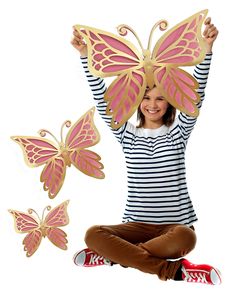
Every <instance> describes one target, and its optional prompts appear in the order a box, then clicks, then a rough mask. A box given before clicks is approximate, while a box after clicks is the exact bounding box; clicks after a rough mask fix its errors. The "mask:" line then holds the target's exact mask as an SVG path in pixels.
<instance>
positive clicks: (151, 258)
mask: <svg viewBox="0 0 236 291" xmlns="http://www.w3.org/2000/svg"><path fill="white" fill-rule="evenodd" d="M85 242H86V244H87V246H88V248H89V249H91V250H93V251H94V252H96V253H97V254H98V255H101V256H103V257H105V258H107V259H109V260H111V261H112V262H114V263H117V264H120V265H122V266H127V267H132V268H136V269H138V270H140V271H142V272H146V273H151V274H156V275H157V276H158V277H159V278H160V279H161V280H167V279H174V278H175V274H176V272H177V270H178V269H179V267H180V266H181V259H179V260H175V261H169V259H178V258H181V257H183V256H185V255H186V254H188V253H189V252H190V251H191V250H192V249H193V248H194V246H195V244H196V235H195V231H194V230H193V229H192V228H190V227H187V226H185V225H181V224H164V225H163V224H159V225H155V224H146V223H138V222H128V223H123V224H118V225H108V226H105V225H101V226H100V225H95V226H92V227H91V228H89V229H88V231H87V232H86V235H85Z"/></svg>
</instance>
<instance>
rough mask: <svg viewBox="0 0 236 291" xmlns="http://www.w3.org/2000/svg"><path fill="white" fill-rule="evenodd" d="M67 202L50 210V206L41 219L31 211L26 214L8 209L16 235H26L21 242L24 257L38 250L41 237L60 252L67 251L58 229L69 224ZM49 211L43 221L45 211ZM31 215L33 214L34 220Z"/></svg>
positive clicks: (65, 242) (63, 234)
mask: <svg viewBox="0 0 236 291" xmlns="http://www.w3.org/2000/svg"><path fill="white" fill-rule="evenodd" d="M68 203H69V200H67V201H65V202H63V203H62V204H60V205H59V206H57V207H55V208H54V209H52V210H51V207H50V206H47V207H45V209H44V210H43V215H42V219H40V217H39V215H38V214H37V212H36V211H35V210H33V209H28V213H24V212H21V211H18V210H12V209H10V210H9V212H10V213H11V214H12V216H13V218H14V223H15V229H16V232H18V233H27V235H26V237H25V238H24V240H23V245H24V251H26V256H27V257H30V256H32V255H33V254H34V253H35V252H36V251H37V249H38V247H39V245H40V243H41V240H42V238H43V237H47V238H48V239H49V240H50V241H51V242H52V243H53V244H54V245H55V246H57V247H58V248H60V249H62V250H67V245H66V244H67V242H68V241H67V239H66V236H67V235H66V233H65V232H64V231H63V230H61V229H60V228H59V227H62V226H65V225H67V224H68V223H69V217H68V214H67V205H68ZM46 210H47V211H50V212H49V213H48V214H47V216H46V217H45V219H44V213H45V211H46ZM32 213H35V214H36V216H37V218H35V217H34V216H33V215H31V214H32Z"/></svg>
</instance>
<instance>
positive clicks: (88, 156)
mask: <svg viewBox="0 0 236 291" xmlns="http://www.w3.org/2000/svg"><path fill="white" fill-rule="evenodd" d="M100 160H101V157H100V156H99V155H98V154H96V153H94V152H92V151H89V150H85V149H81V150H78V151H73V153H72V154H71V162H72V163H73V165H74V166H75V167H76V168H77V169H78V170H80V171H81V172H83V173H84V174H86V175H88V176H91V177H93V178H97V179H103V178H104V177H105V175H104V173H103V172H102V169H103V164H102V163H100Z"/></svg>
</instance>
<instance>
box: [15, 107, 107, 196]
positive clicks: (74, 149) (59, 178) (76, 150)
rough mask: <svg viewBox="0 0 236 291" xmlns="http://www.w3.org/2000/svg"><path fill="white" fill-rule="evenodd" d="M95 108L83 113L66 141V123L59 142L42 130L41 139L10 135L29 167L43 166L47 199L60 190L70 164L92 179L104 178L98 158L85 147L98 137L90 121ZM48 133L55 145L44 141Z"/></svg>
mask: <svg viewBox="0 0 236 291" xmlns="http://www.w3.org/2000/svg"><path fill="white" fill-rule="evenodd" d="M93 115H94V107H93V108H92V109H90V110H89V111H88V112H87V113H85V114H84V115H83V116H82V117H81V118H80V119H79V120H78V121H77V122H76V123H75V124H74V125H73V126H72V127H71V128H70V130H69V132H68V134H67V136H66V140H65V142H64V141H63V136H62V130H63V127H64V126H67V127H70V126H71V122H70V121H66V122H64V123H63V125H62V128H61V142H59V141H58V140H57V139H56V137H55V136H54V135H53V134H51V133H50V132H49V131H48V130H41V131H39V134H40V135H41V136H42V137H30V136H13V137H12V139H13V140H14V141H16V142H17V143H18V144H19V145H20V146H21V148H22V149H23V153H24V158H25V161H26V163H27V164H28V165H29V166H31V167H37V166H41V165H44V164H45V167H44V169H43V171H42V174H41V177H40V181H41V182H43V183H44V190H45V191H48V195H49V198H54V197H56V195H57V193H58V192H59V191H60V189H61V187H62V185H63V182H64V179H65V174H66V167H67V166H69V167H70V166H71V164H73V165H74V166H75V167H76V168H77V169H78V170H80V171H81V172H83V173H84V174H86V175H89V176H91V177H94V178H98V179H102V178H104V173H103V172H102V170H101V169H103V165H102V163H100V162H99V161H100V159H101V158H100V156H99V155H97V154H96V153H94V152H92V151H90V150H87V149H86V148H88V147H91V146H93V145H95V144H97V143H98V142H99V140H100V136H99V133H98V130H97V128H96V127H95V124H94V122H93ZM46 133H48V134H50V135H51V136H52V137H53V138H54V139H55V140H56V142H57V144H56V143H54V142H52V141H50V140H48V139H46V138H43V137H44V136H45V135H46Z"/></svg>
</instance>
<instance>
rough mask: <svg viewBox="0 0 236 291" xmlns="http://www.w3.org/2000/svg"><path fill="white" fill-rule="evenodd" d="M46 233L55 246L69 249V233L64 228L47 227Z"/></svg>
mask: <svg viewBox="0 0 236 291" xmlns="http://www.w3.org/2000/svg"><path fill="white" fill-rule="evenodd" d="M46 235H47V237H48V239H49V240H50V241H51V242H52V243H53V244H54V245H55V246H57V247H58V248H60V249H62V250H67V245H66V244H67V243H68V240H67V239H66V237H67V234H66V233H65V232H64V231H63V230H61V229H60V228H47V230H46Z"/></svg>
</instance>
